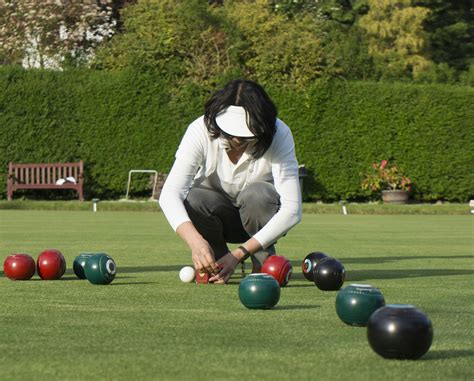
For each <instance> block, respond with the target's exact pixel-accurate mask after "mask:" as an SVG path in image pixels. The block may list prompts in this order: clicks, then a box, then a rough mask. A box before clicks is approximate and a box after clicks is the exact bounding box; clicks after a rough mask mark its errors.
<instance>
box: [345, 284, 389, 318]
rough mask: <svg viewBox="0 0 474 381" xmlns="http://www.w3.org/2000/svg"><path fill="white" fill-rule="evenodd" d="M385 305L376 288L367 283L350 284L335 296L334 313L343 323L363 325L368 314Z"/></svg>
mask: <svg viewBox="0 0 474 381" xmlns="http://www.w3.org/2000/svg"><path fill="white" fill-rule="evenodd" d="M384 305H385V298H384V297H383V294H382V293H381V292H380V290H379V289H378V288H375V287H372V286H371V285H369V284H350V285H349V286H347V287H345V288H343V289H341V290H340V291H339V292H338V293H337V296H336V313H337V316H339V319H341V320H342V321H343V322H344V323H346V324H348V325H353V326H360V327H362V326H365V325H367V321H368V320H369V318H370V316H371V315H372V314H373V313H374V312H375V311H376V310H378V309H379V308H380V307H383V306H384Z"/></svg>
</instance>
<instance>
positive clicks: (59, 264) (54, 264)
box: [36, 249, 66, 280]
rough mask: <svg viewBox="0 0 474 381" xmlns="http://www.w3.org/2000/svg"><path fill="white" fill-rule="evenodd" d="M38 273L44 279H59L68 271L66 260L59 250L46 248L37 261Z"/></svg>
mask: <svg viewBox="0 0 474 381" xmlns="http://www.w3.org/2000/svg"><path fill="white" fill-rule="evenodd" d="M36 267H37V270H38V275H39V276H40V278H41V279H43V280H57V279H61V277H62V276H63V275H64V273H65V272H66V260H65V259H64V256H63V255H62V254H61V252H60V251H59V250H55V249H48V250H44V251H43V252H41V253H40V255H39V256H38V259H37V261H36Z"/></svg>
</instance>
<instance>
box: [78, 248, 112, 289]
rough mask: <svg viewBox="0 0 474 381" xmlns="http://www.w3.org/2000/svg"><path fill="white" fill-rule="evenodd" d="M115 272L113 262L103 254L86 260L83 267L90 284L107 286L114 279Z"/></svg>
mask: <svg viewBox="0 0 474 381" xmlns="http://www.w3.org/2000/svg"><path fill="white" fill-rule="evenodd" d="M116 272H117V265H116V264H115V261H114V260H113V259H112V257H111V256H109V255H107V254H104V253H99V254H95V255H93V256H92V257H90V258H88V259H87V261H86V264H85V266H84V273H85V274H86V278H87V280H88V281H89V282H91V283H92V284H109V283H111V282H112V281H113V280H114V279H115V274H116Z"/></svg>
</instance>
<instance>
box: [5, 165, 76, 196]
mask: <svg viewBox="0 0 474 381" xmlns="http://www.w3.org/2000/svg"><path fill="white" fill-rule="evenodd" d="M68 177H69V180H66V179H67V178H68ZM58 180H60V181H59V183H57V181H58ZM83 184H84V163H83V161H82V160H81V161H79V162H77V163H47V164H19V163H9V164H8V178H7V195H8V200H9V201H10V200H11V199H12V198H13V192H14V191H16V190H19V189H74V190H75V191H77V193H78V194H79V200H81V201H84V193H83V189H82V188H83Z"/></svg>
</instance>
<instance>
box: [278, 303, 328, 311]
mask: <svg viewBox="0 0 474 381" xmlns="http://www.w3.org/2000/svg"><path fill="white" fill-rule="evenodd" d="M316 308H321V306H320V305H318V304H313V305H309V306H308V305H307V304H295V305H292V306H276V307H274V308H273V309H274V310H314V309H316Z"/></svg>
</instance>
